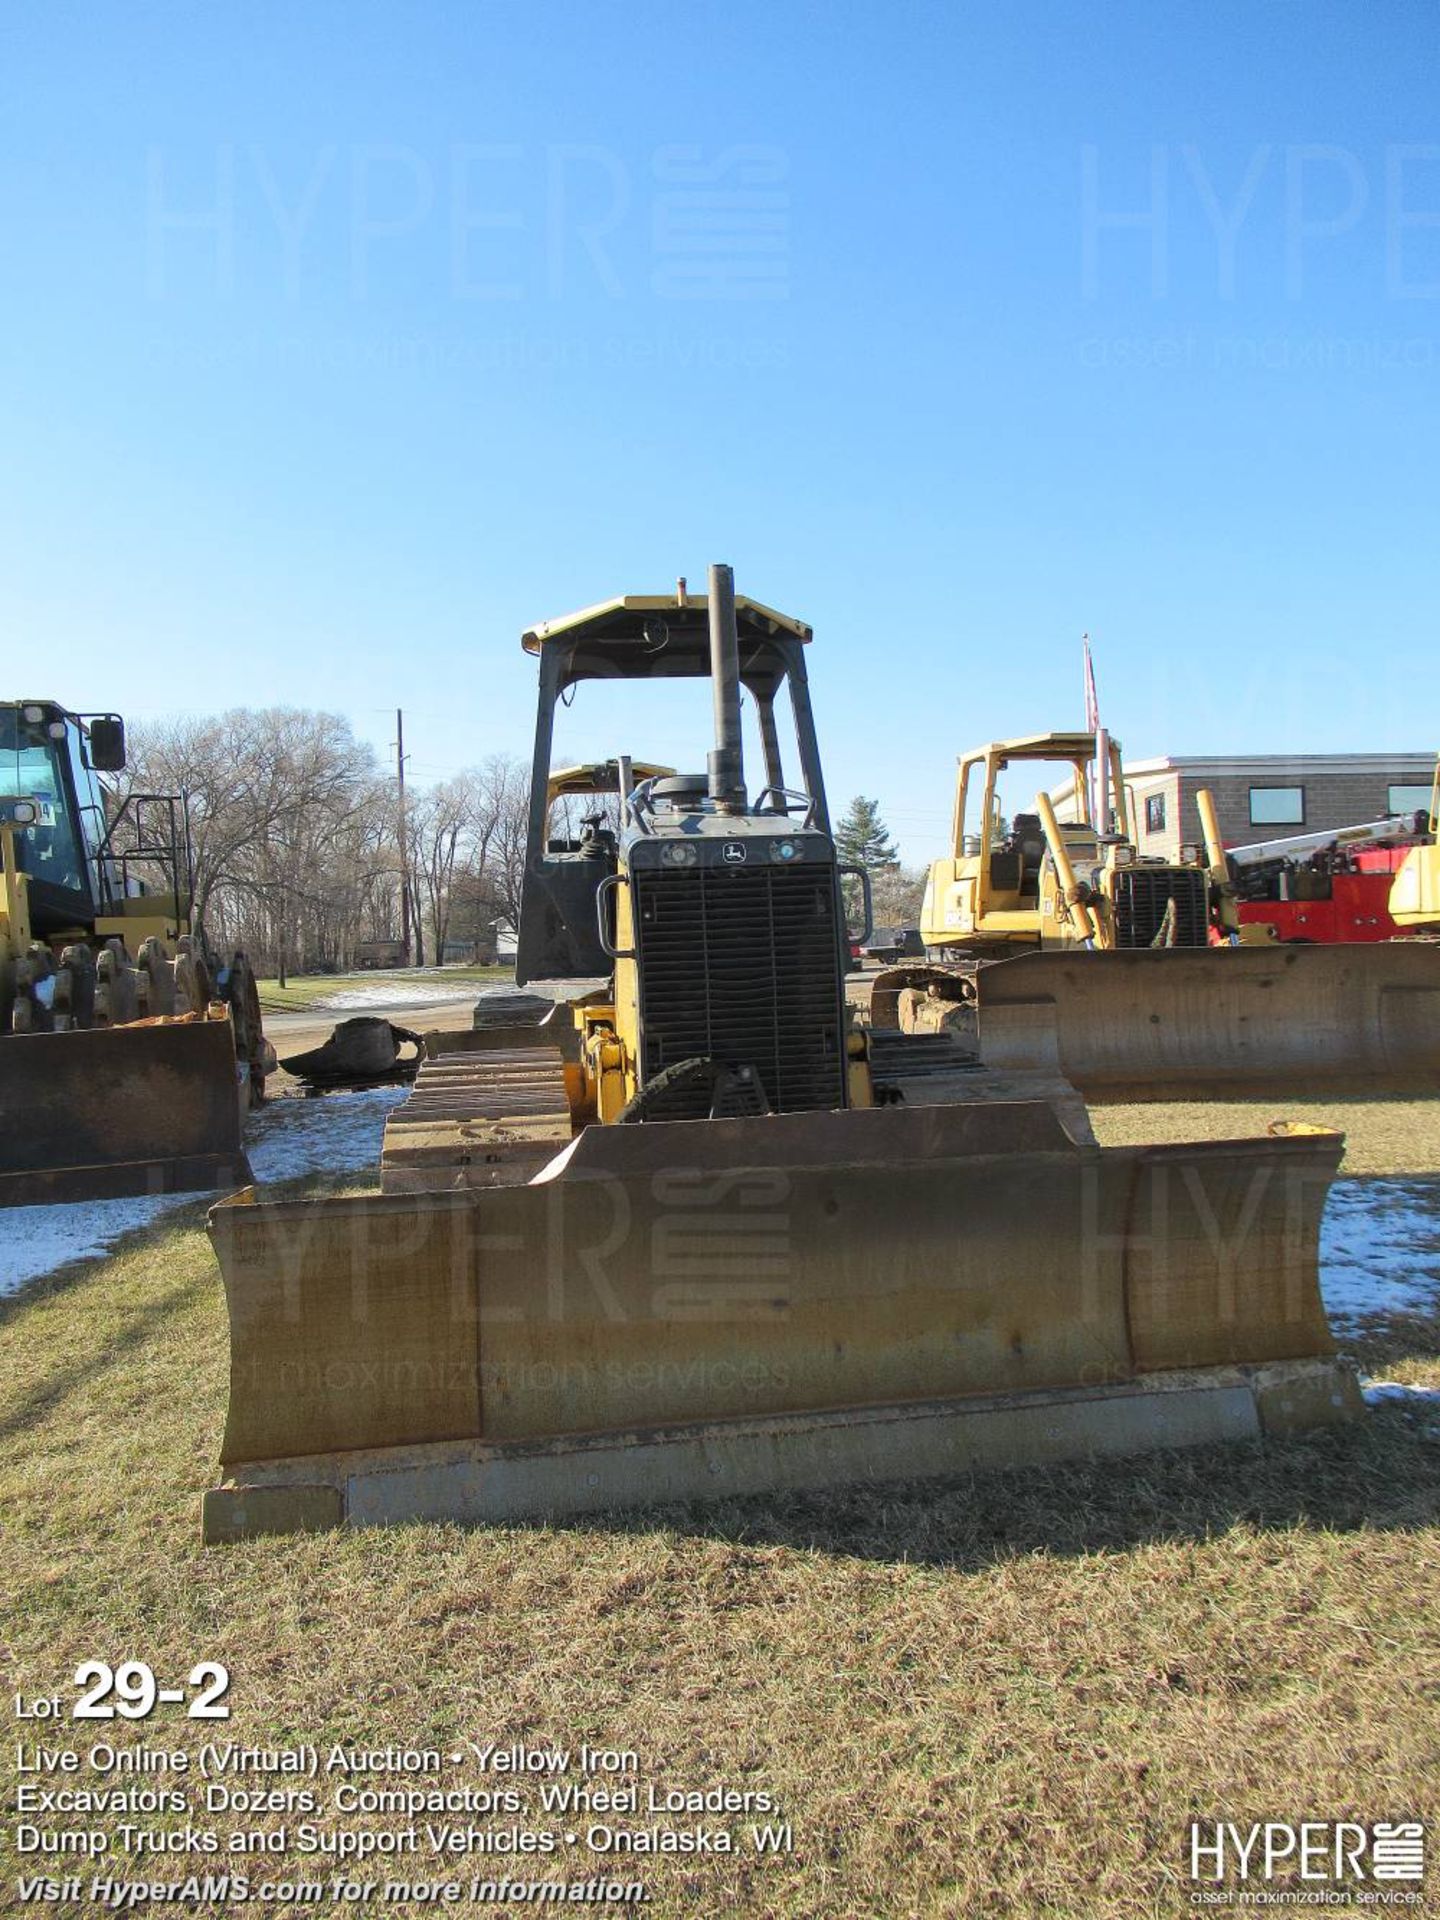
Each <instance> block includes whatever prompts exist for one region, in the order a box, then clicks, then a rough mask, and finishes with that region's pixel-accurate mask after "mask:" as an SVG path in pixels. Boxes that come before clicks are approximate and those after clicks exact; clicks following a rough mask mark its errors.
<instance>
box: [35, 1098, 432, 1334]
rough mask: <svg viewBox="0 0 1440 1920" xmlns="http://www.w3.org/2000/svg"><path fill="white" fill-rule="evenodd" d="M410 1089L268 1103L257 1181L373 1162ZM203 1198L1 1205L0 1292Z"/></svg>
mask: <svg viewBox="0 0 1440 1920" xmlns="http://www.w3.org/2000/svg"><path fill="white" fill-rule="evenodd" d="M408 1092H409V1088H408V1087H403V1086H402V1087H376V1088H373V1089H372V1090H371V1091H370V1092H368V1093H334V1094H326V1095H325V1096H324V1097H323V1098H320V1099H315V1100H272V1101H270V1102H269V1104H268V1105H266V1106H264V1107H262V1108H261V1109H260V1111H259V1112H258V1113H257V1114H255V1115H253V1116H252V1118H251V1120H250V1123H249V1125H248V1126H247V1128H246V1132H245V1151H246V1153H247V1154H248V1155H249V1158H250V1165H251V1167H252V1169H253V1170H254V1174H255V1178H256V1180H257V1181H262V1182H263V1181H267V1180H298V1179H300V1178H301V1177H302V1176H303V1175H305V1174H307V1173H339V1174H343V1173H359V1172H361V1171H363V1169H364V1168H366V1167H373V1166H377V1165H378V1164H379V1160H380V1141H381V1137H382V1135H383V1134H384V1132H385V1116H386V1115H387V1114H388V1113H389V1112H390V1109H391V1108H392V1107H395V1106H398V1105H399V1103H400V1102H401V1101H402V1100H403V1099H404V1098H405V1096H406V1094H407V1093H408ZM202 1197H203V1196H201V1195H197V1194H193V1193H161V1194H154V1195H143V1196H141V1197H140V1198H137V1199H127V1200H78V1201H73V1202H71V1203H70V1204H69V1205H67V1206H60V1207H7V1208H5V1209H4V1211H3V1212H0V1296H3V1295H5V1294H8V1293H17V1292H18V1291H19V1290H20V1288H21V1287H23V1286H25V1285H27V1284H28V1283H29V1282H30V1281H32V1280H38V1279H39V1278H40V1276H41V1275H42V1274H46V1273H53V1272H54V1271H55V1269H56V1268H57V1267H63V1266H65V1265H66V1264H67V1263H68V1262H69V1261H71V1260H98V1259H100V1258H102V1257H103V1256H104V1255H105V1254H107V1253H109V1252H110V1250H111V1249H112V1247H114V1245H115V1243H116V1241H118V1240H120V1239H123V1237H124V1236H125V1235H126V1234H127V1233H134V1232H136V1231H137V1230H138V1229H139V1228H140V1227H148V1226H150V1225H151V1224H152V1222H154V1221H155V1220H158V1219H159V1218H160V1216H161V1215H162V1214H164V1213H168V1212H169V1211H170V1209H171V1208H173V1207H183V1206H184V1205H185V1204H186V1203H187V1202H188V1201H191V1200H195V1199H199V1198H202Z"/></svg>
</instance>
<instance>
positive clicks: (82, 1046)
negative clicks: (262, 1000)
mask: <svg viewBox="0 0 1440 1920" xmlns="http://www.w3.org/2000/svg"><path fill="white" fill-rule="evenodd" d="M124 766H125V732H124V724H123V722H122V721H121V720H120V718H119V717H118V715H115V714H94V715H89V716H81V715H78V714H74V713H71V712H69V711H67V709H66V708H64V707H62V706H58V705H57V704H56V703H55V702H54V701H53V700H20V701H10V702H6V703H3V704H0V880H3V892H0V1113H3V1118H4V1128H3V1134H0V1207H4V1206H26V1205H32V1204H36V1203H41V1202H46V1201H65V1200H81V1199H109V1198H113V1197H115V1196H118V1195H126V1194H144V1193H166V1192H189V1191H198V1190H204V1189H209V1188H216V1187H228V1186H239V1185H241V1184H243V1182H244V1181H246V1180H248V1179H249V1178H250V1170H249V1165H248V1162H247V1161H246V1159H245V1153H244V1148H243V1146H242V1143H241V1124H242V1117H243V1113H244V1111H245V1109H246V1107H247V1106H248V1105H249V1104H250V1103H251V1102H252V1101H258V1100H259V1099H260V1098H261V1097H262V1094H263V1090H264V1076H265V1073H266V1071H267V1070H268V1069H269V1068H270V1067H271V1066H272V1065H273V1060H272V1057H271V1055H270V1052H269V1049H268V1045H267V1043H266V1041H265V1038H264V1035H263V1034H262V1032H261V1025H260V1006H259V1000H258V997H257V995H256V992H255V982H254V979H253V977H252V976H251V973H250V969H249V966H248V964H247V962H246V960H245V956H244V955H243V954H238V953H237V954H236V955H234V956H233V958H232V959H231V961H230V963H229V965H228V966H226V967H220V966H217V965H216V963H215V961H214V959H213V957H212V956H211V954H210V952H209V950H208V948H207V946H206V943H205V941H204V939H203V936H202V935H201V933H200V930H199V929H198V928H197V927H196V926H195V925H194V922H193V916H192V903H191V891H190V885H189V872H190V862H189V846H188V839H187V834H186V822H185V813H184V808H183V805H182V804H181V802H180V801H179V799H178V798H177V797H176V796H174V795H170V794H135V793H132V794H130V795H129V796H128V797H127V798H126V799H125V800H124V802H123V803H121V802H119V801H117V800H116V799H114V798H113V796H111V795H110V794H108V793H107V791H106V789H105V787H104V785H103V783H102V779H101V776H102V775H104V774H114V773H119V772H121V771H123V769H124Z"/></svg>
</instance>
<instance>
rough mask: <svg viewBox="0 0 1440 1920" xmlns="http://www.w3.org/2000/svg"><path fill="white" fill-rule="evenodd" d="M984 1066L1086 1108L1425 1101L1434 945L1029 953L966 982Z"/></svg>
mask: <svg viewBox="0 0 1440 1920" xmlns="http://www.w3.org/2000/svg"><path fill="white" fill-rule="evenodd" d="M974 982H975V1009H974V1012H975V1019H976V1023H977V1026H978V1038H979V1048H980V1054H981V1057H982V1058H983V1060H984V1061H985V1064H986V1065H987V1066H991V1067H996V1068H1003V1069H1017V1070H1018V1069H1020V1068H1027V1069H1029V1068H1042V1069H1046V1070H1048V1071H1051V1072H1058V1073H1061V1074H1063V1075H1064V1076H1065V1078H1066V1079H1068V1080H1070V1081H1072V1082H1073V1083H1074V1084H1075V1086H1077V1087H1078V1088H1079V1089H1080V1092H1081V1093H1082V1094H1083V1095H1084V1097H1085V1099H1086V1100H1088V1101H1091V1102H1093V1103H1099V1102H1106V1101H1129V1100H1231V1099H1244V1098H1246V1097H1248V1096H1256V1097H1260V1096H1264V1095H1268V1094H1290V1095H1294V1096H1301V1095H1314V1096H1318V1097H1324V1096H1326V1095H1350V1094H1364V1093H1391V1094H1402V1093H1434V1092H1436V1091H1437V1090H1440V947H1430V946H1426V945H1424V944H1422V943H1420V942H1413V943H1411V942H1396V943H1394V944H1393V945H1384V944H1376V945H1363V946H1362V945H1356V946H1281V947H1212V948H1194V949H1187V948H1170V949H1168V950H1163V951H1155V952H1135V953H1088V952H1076V953H1068V952H1065V953H1032V954H1026V955H1024V956H1023V957H1021V958H1019V959H1015V960H1002V961H998V962H996V963H995V964H994V965H992V966H986V967H982V968H980V970H979V971H978V973H976V974H975V976H974Z"/></svg>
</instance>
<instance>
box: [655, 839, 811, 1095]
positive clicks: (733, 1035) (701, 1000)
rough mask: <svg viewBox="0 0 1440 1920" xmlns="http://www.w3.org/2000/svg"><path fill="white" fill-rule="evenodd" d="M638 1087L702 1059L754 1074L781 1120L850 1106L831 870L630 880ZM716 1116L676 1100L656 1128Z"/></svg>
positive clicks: (704, 872)
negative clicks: (636, 979)
mask: <svg viewBox="0 0 1440 1920" xmlns="http://www.w3.org/2000/svg"><path fill="white" fill-rule="evenodd" d="M632 881H633V884H634V888H635V904H636V916H635V917H636V944H637V952H638V956H639V962H640V1033H641V1063H640V1066H641V1084H642V1085H643V1084H645V1083H646V1082H648V1081H649V1080H651V1079H652V1078H653V1077H654V1076H655V1075H656V1074H657V1073H659V1072H661V1071H662V1070H663V1069H664V1068H666V1067H672V1066H675V1065H676V1064H677V1063H678V1062H680V1061H681V1060H688V1059H692V1058H695V1057H697V1056H699V1057H703V1058H706V1059H711V1060H718V1061H721V1062H723V1063H724V1064H726V1065H728V1066H746V1065H748V1066H751V1067H753V1068H754V1069H755V1071H756V1073H757V1074H758V1075H759V1078H760V1082H761V1085H762V1086H763V1088H764V1091H765V1095H766V1097H767V1099H768V1100H769V1103H770V1106H771V1107H772V1108H773V1109H774V1111H775V1112H777V1113H796V1112H804V1111H812V1110H815V1109H826V1110H828V1109H833V1108H836V1107H841V1106H843V1105H844V1104H845V1101H844V1088H845V1075H844V1069H845V1059H844V1029H843V1017H842V1008H841V971H840V948H839V937H838V932H837V928H836V923H835V913H836V888H835V875H834V871H833V869H832V868H830V867H828V866H811V867H774V866H763V867H762V866H749V867H743V868H739V869H737V868H733V867H690V868H684V869H678V870H676V869H671V870H669V871H665V872H661V873H652V872H642V873H636V874H633V875H632ZM707 1110H708V1098H707V1096H706V1095H705V1094H704V1093H703V1092H700V1091H696V1090H692V1091H690V1092H688V1093H687V1092H684V1091H682V1090H680V1089H676V1090H675V1091H674V1092H673V1093H667V1094H666V1096H665V1099H664V1104H663V1106H662V1107H661V1108H660V1109H659V1112H658V1115H657V1117H661V1118H664V1119H673V1120H678V1119H692V1118H698V1117H700V1116H702V1115H703V1114H704V1113H705V1112H706V1111H707Z"/></svg>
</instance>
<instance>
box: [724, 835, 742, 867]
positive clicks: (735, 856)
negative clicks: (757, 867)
mask: <svg viewBox="0 0 1440 1920" xmlns="http://www.w3.org/2000/svg"><path fill="white" fill-rule="evenodd" d="M720 858H721V859H722V860H723V861H724V862H725V864H726V866H727V867H743V866H744V864H745V842H744V841H743V840H727V841H726V842H725V844H724V846H723V847H722V848H721V849H720Z"/></svg>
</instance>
